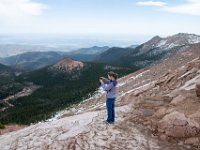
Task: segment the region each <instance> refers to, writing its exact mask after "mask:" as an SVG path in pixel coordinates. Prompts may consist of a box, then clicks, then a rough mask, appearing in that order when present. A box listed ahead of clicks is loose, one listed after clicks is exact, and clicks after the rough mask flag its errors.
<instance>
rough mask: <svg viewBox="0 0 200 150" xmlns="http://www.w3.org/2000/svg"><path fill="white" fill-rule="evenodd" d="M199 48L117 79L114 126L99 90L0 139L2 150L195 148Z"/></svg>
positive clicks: (199, 119)
mask: <svg viewBox="0 0 200 150" xmlns="http://www.w3.org/2000/svg"><path fill="white" fill-rule="evenodd" d="M199 56H200V44H196V45H193V46H192V47H191V48H190V49H187V50H186V51H184V52H180V53H177V54H174V55H173V56H171V57H169V58H168V59H166V60H164V61H163V62H162V63H160V64H156V65H152V66H150V67H147V68H145V69H142V70H139V71H137V72H135V73H133V74H129V75H128V76H125V77H123V78H121V79H119V84H118V97H117V100H116V123H115V124H113V125H107V124H105V123H103V121H104V120H105V119H106V111H105V93H103V92H101V91H100V92H99V93H97V94H96V95H94V96H93V97H91V98H90V99H88V100H85V101H83V102H82V103H80V104H79V105H74V106H72V108H70V109H67V110H64V111H63V112H61V113H60V114H62V115H58V116H57V117H56V118H53V119H50V120H48V121H47V122H42V123H38V124H35V125H31V126H30V127H27V128H24V129H21V130H18V131H15V132H11V133H7V134H4V135H1V136H0V149H1V150H8V149H11V150H14V149H34V150H35V149H39V150H40V149H59V150H62V149H63V150H65V149H91V150H94V149H97V150H98V149H126V150H127V149H136V150H141V149H143V150H148V149H150V150H160V149H163V150H185V149H198V148H200V138H199V137H200V98H199V97H198V96H199V95H200V93H199V91H200V90H199V89H200V85H199V84H198V83H199V81H198V80H199V79H200V57H199Z"/></svg>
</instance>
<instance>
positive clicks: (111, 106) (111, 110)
mask: <svg viewBox="0 0 200 150" xmlns="http://www.w3.org/2000/svg"><path fill="white" fill-rule="evenodd" d="M106 108H107V115H108V118H107V122H114V121H115V98H107V99H106Z"/></svg>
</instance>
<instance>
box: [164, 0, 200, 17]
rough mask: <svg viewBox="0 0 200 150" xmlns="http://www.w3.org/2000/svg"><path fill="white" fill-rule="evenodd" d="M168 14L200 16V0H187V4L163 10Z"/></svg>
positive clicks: (167, 7)
mask: <svg viewBox="0 0 200 150" xmlns="http://www.w3.org/2000/svg"><path fill="white" fill-rule="evenodd" d="M163 10H166V11H168V12H172V13H180V14H189V15H198V16H200V0H187V3H185V4H181V5H177V6H166V7H164V8H163Z"/></svg>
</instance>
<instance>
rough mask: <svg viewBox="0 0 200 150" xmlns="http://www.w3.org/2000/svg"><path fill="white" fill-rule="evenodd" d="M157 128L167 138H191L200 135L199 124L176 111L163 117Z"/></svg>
mask: <svg viewBox="0 0 200 150" xmlns="http://www.w3.org/2000/svg"><path fill="white" fill-rule="evenodd" d="M158 128H160V129H161V130H164V132H165V134H166V135H167V136H169V137H175V138H186V137H193V136H197V135H199V133H200V127H199V124H198V123H197V122H195V121H194V120H191V119H190V118H186V116H185V114H183V113H180V112H178V111H173V112H171V113H169V114H167V115H165V116H164V117H163V118H162V119H161V120H160V121H159V122H158Z"/></svg>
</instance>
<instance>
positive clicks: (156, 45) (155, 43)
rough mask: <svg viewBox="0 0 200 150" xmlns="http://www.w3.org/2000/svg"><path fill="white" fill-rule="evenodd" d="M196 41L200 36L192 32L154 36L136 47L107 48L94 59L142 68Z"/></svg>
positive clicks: (198, 40)
mask: <svg viewBox="0 0 200 150" xmlns="http://www.w3.org/2000/svg"><path fill="white" fill-rule="evenodd" d="M198 42H200V36H198V35H194V34H186V33H179V34H176V35H173V36H168V37H166V38H161V37H159V36H155V37H153V38H152V39H151V40H149V41H147V42H145V43H143V44H141V45H139V46H138V47H136V48H132V49H130V48H122V49H119V48H118V49H116V48H115V49H109V50H107V51H106V52H104V53H102V54H100V56H98V57H97V59H96V61H97V62H104V63H110V64H116V65H121V66H135V67H140V68H142V67H145V66H148V65H150V64H155V63H159V62H160V60H162V59H164V58H167V57H168V56H169V55H171V54H173V53H175V52H178V51H181V50H184V49H186V48H187V47H189V46H190V44H195V43H198ZM119 50H120V51H119ZM116 55H117V56H116Z"/></svg>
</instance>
